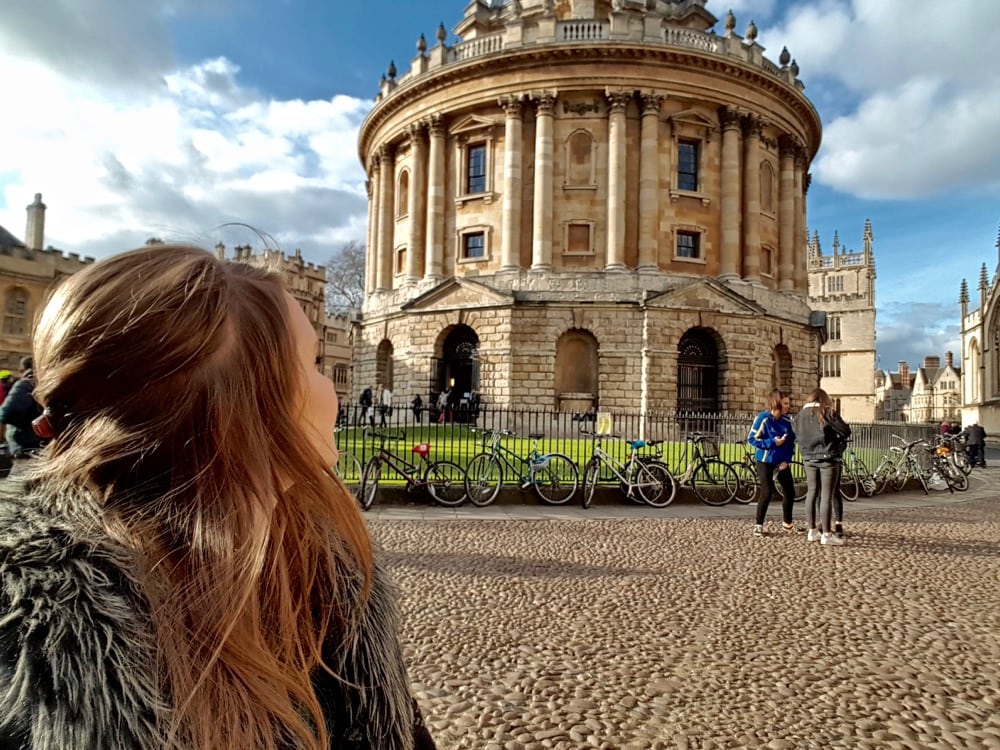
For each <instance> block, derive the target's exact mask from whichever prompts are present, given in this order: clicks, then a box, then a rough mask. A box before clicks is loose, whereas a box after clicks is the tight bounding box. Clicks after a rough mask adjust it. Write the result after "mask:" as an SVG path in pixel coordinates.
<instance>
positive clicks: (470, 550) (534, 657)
mask: <svg viewBox="0 0 1000 750" xmlns="http://www.w3.org/2000/svg"><path fill="white" fill-rule="evenodd" d="M998 509H1000V499H986V500H973V501H970V502H964V503H956V504H952V505H948V506H946V507H925V508H916V509H905V510H892V511H884V510H883V511H862V512H855V513H852V514H851V517H850V519H849V520H850V524H849V527H848V528H849V532H850V534H851V536H850V538H849V539H848V544H847V545H845V546H844V547H839V548H838V547H823V546H820V545H819V544H818V543H812V544H810V543H807V542H806V541H805V536H804V535H803V534H798V535H781V536H779V535H777V534H772V535H771V536H768V537H765V538H763V539H756V538H753V537H752V536H751V534H750V533H749V531H750V525H749V523H748V521H747V519H745V518H742V519H739V520H736V519H726V518H666V519H619V520H615V519H607V518H604V519H599V520H548V521H517V520H514V521H511V520H454V521H421V522H417V521H410V520H393V519H391V518H378V519H372V520H370V525H371V528H372V531H373V534H374V536H375V538H376V540H377V541H378V543H379V544H380V545H381V546H382V547H383V549H384V554H386V555H387V556H388V558H389V561H390V563H391V567H392V568H393V570H394V572H395V575H396V578H397V581H398V584H399V586H400V589H401V596H402V605H403V612H404V619H405V626H404V633H403V636H404V641H405V647H406V651H407V654H408V658H409V663H410V670H411V679H412V682H413V684H414V690H415V693H416V696H417V698H418V700H419V703H420V705H421V707H422V709H423V711H424V713H425V715H426V717H427V720H428V724H429V726H430V728H431V730H432V732H433V734H434V735H435V738H436V740H437V742H438V745H439V747H440V748H442V750H447V749H451V748H455V749H457V748H482V749H483V750H535V749H538V748H562V749H564V750H569V749H573V750H576V749H582V748H622V749H623V750H624V749H628V750H631V749H637V748H653V749H655V748H704V749H707V748H769V749H770V750H780V749H781V748H795V749H798V748H890V749H892V748H931V749H935V748H1000V668H998V664H1000V593H998V592H1000V514H998ZM772 514H773V512H772ZM774 525H775V526H777V524H776V523H775V524H774Z"/></svg>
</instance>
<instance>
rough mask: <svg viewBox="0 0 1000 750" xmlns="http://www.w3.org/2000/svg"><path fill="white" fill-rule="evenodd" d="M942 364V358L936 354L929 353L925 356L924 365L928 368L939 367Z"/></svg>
mask: <svg viewBox="0 0 1000 750" xmlns="http://www.w3.org/2000/svg"><path fill="white" fill-rule="evenodd" d="M940 366H941V358H940V357H939V356H937V355H936V354H928V355H927V356H926V357H924V364H923V367H926V368H937V367H940Z"/></svg>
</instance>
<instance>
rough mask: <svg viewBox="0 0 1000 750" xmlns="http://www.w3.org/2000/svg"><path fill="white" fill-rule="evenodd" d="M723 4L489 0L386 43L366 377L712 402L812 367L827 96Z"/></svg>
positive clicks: (787, 383) (489, 397) (754, 402)
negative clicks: (816, 220) (447, 23)
mask: <svg viewBox="0 0 1000 750" xmlns="http://www.w3.org/2000/svg"><path fill="white" fill-rule="evenodd" d="M718 23H719V21H718V19H716V17H715V16H713V15H712V14H711V13H710V12H709V11H708V10H707V9H706V7H705V1H704V0H655V1H654V0H650V1H649V2H647V1H646V0H641V1H635V0H616V1H615V2H603V1H602V0H562V1H561V2H551V0H524V1H523V2H518V1H517V0H508V1H507V2H496V1H495V0H494V1H493V2H488V1H486V0H478V1H476V2H472V3H471V4H470V5H469V6H468V7H467V8H466V11H465V16H464V18H462V19H461V21H459V23H458V24H457V26H455V28H454V34H455V35H456V36H457V37H459V38H460V39H461V41H460V42H457V43H454V44H452V45H451V46H449V44H447V40H448V34H447V32H446V30H445V29H444V27H443V26H442V27H440V28H439V29H438V31H437V34H436V43H434V44H433V45H431V44H430V43H429V42H428V41H427V40H426V39H425V37H424V36H423V35H421V37H420V39H419V41H418V42H417V54H416V56H415V57H414V58H413V60H412V62H411V64H410V69H409V71H407V72H405V73H402V74H400V73H399V72H398V71H397V69H396V66H395V65H394V64H390V66H389V68H388V70H387V72H386V75H385V76H384V77H383V80H382V82H381V87H380V92H379V94H378V96H377V99H376V102H375V105H374V107H373V109H372V110H371V112H370V113H369V115H368V116H367V118H366V119H365V121H364V123H363V124H362V126H361V129H360V134H359V153H360V158H361V161H362V164H363V165H364V168H365V170H366V172H367V176H368V183H367V184H368V189H369V216H368V227H369V229H368V237H367V247H368V254H367V264H366V279H365V285H366V300H365V303H364V308H363V312H362V321H361V327H360V331H359V333H358V335H357V338H356V340H355V354H354V362H355V372H354V383H355V387H356V388H358V389H359V390H360V389H361V388H363V387H364V385H365V384H371V385H374V384H375V383H385V384H388V385H390V386H392V388H393V391H394V393H395V394H396V395H397V397H399V398H406V399H407V400H408V399H410V398H412V397H413V396H414V395H415V394H417V393H419V394H421V395H422V396H423V397H424V398H425V399H426V398H427V397H428V396H430V397H431V398H433V397H434V396H435V395H436V394H437V393H438V392H439V391H441V390H442V389H444V388H445V387H451V388H453V391H454V392H455V393H457V394H459V395H462V394H466V393H470V392H472V391H477V392H478V393H479V394H480V396H481V398H482V400H483V402H484V403H491V404H495V405H498V406H517V407H528V408H543V409H558V410H561V411H574V412H576V411H583V410H585V409H586V408H587V406H589V405H590V404H592V403H599V405H600V408H601V409H610V410H616V409H621V410H635V409H637V408H641V409H642V410H643V411H644V412H658V411H670V410H674V409H682V410H695V411H701V412H705V411H722V410H726V411H744V410H752V409H756V408H759V406H760V404H761V401H762V398H763V396H764V394H765V393H766V392H767V391H768V390H769V389H770V388H771V387H781V388H782V389H784V390H787V391H791V392H792V393H793V394H796V395H797V396H804V395H805V394H807V393H808V391H809V390H810V389H811V388H813V387H814V386H815V385H816V384H817V382H818V378H819V374H818V364H819V352H820V346H821V344H822V343H823V341H824V340H825V336H826V326H825V319H824V317H823V315H822V314H820V315H816V314H813V313H812V312H811V310H810V307H809V304H808V268H807V247H808V244H809V241H808V237H807V233H806V191H807V189H808V185H809V165H810V162H811V160H812V158H813V157H814V155H815V153H816V151H817V149H818V148H819V143H820V137H821V125H820V118H819V115H818V114H817V112H816V110H815V108H814V107H813V106H812V104H811V103H810V101H809V100H808V99H807V98H806V96H805V94H804V93H803V89H804V86H803V84H802V83H801V82H800V81H799V77H798V74H799V70H798V66H797V65H796V63H795V61H794V60H793V59H791V56H790V54H789V52H788V51H787V50H781V52H780V54H779V56H778V57H777V61H772V60H771V59H768V58H766V57H764V54H763V53H764V48H763V47H762V46H761V45H760V44H758V42H757V29H756V28H755V26H754V25H753V23H752V22H751V23H750V24H749V26H748V27H747V28H746V31H745V33H744V35H743V36H740V35H738V34H737V33H736V19H735V17H734V16H733V14H732V13H729V14H727V16H726V17H725V19H724V20H723V22H722V25H723V28H722V29H721V31H720V32H718V33H717V32H716V31H715V29H714V27H716V25H717V24H718ZM356 395H357V394H354V396H355V397H356Z"/></svg>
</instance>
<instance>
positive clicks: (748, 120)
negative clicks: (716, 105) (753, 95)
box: [742, 114, 766, 138]
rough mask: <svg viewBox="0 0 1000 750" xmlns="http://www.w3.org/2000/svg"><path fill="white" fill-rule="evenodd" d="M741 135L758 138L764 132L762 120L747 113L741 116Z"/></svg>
mask: <svg viewBox="0 0 1000 750" xmlns="http://www.w3.org/2000/svg"><path fill="white" fill-rule="evenodd" d="M742 124H743V135H744V136H745V137H747V138H760V136H761V133H763V132H764V125H765V124H766V123H765V122H764V120H762V119H761V118H760V117H757V115H753V114H747V115H744V116H743V123H742Z"/></svg>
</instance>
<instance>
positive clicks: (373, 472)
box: [358, 430, 466, 510]
mask: <svg viewBox="0 0 1000 750" xmlns="http://www.w3.org/2000/svg"><path fill="white" fill-rule="evenodd" d="M366 432H367V430H366ZM369 434H370V436H371V437H372V439H373V440H375V441H377V443H378V447H377V450H376V452H375V455H374V456H372V457H371V458H370V459H368V463H367V464H366V465H365V470H364V472H363V473H362V475H361V488H360V490H359V491H358V500H359V502H360V504H361V508H362V510H368V509H369V508H371V507H372V503H374V502H375V494H376V492H377V490H378V485H379V481H380V480H381V478H382V466H383V465H385V466H388V467H389V468H390V469H392V470H393V471H395V472H396V473H397V474H398V475H399V476H401V477H402V478H403V479H405V480H406V491H407V492H412V491H413V490H414V489H416V488H417V487H426V488H427V491H428V492H429V493H430V496H431V497H432V498H433V499H434V501H435V502H437V503H438V504H439V505H443V506H446V507H455V506H457V505H461V504H462V503H463V502H464V501H465V497H466V494H465V470H464V469H463V468H462V467H461V466H459V465H458V464H456V463H452V462H451V461H431V460H430V459H428V455H430V452H431V445H430V443H417V444H416V445H414V446H413V448H412V449H411V450H412V451H413V452H414V453H416V454H417V456H418V460H417V461H416V462H411V461H407V460H406V459H405V458H403V457H402V456H400V455H399V454H397V453H393V452H392V451H390V450H389V449H388V448H386V447H385V444H386V442H387V441H389V440H402V439H403V438H402V437H401V436H399V435H389V434H387V433H384V432H378V431H371V432H370V433H369Z"/></svg>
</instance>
